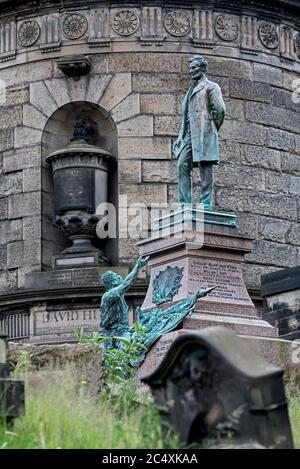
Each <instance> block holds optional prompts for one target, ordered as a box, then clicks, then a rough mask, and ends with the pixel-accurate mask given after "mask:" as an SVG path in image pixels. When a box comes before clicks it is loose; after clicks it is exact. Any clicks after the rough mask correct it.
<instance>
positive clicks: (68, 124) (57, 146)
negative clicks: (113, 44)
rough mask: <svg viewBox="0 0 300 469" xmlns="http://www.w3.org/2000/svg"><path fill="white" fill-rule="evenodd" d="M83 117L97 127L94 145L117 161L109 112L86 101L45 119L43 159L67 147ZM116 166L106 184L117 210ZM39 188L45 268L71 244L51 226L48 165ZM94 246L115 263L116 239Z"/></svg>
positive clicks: (51, 207) (116, 143) (50, 183)
mask: <svg viewBox="0 0 300 469" xmlns="http://www.w3.org/2000/svg"><path fill="white" fill-rule="evenodd" d="M82 115H86V116H88V117H89V118H91V119H92V120H93V121H94V122H95V123H96V124H97V127H98V132H97V141H96V142H95V145H96V146H98V147H101V148H103V149H104V150H106V151H109V152H110V153H111V154H112V155H113V156H114V157H115V158H116V159H117V153H118V133H117V128H116V125H115V123H114V121H113V119H112V118H111V117H110V115H109V113H108V112H107V111H106V110H105V109H103V108H101V107H100V106H99V105H97V104H94V103H91V102H87V101H75V102H70V103H67V104H65V105H63V106H61V107H60V108H59V109H57V111H55V112H54V113H53V114H52V116H51V117H50V118H49V119H48V121H47V123H46V125H45V127H44V130H43V133H42V142H41V143H42V160H43V161H45V159H46V157H47V156H48V155H49V154H50V153H52V152H54V151H57V150H61V149H63V148H65V147H67V146H68V145H69V144H70V143H71V139H72V137H73V131H74V124H75V122H76V120H77V119H78V117H80V116H82ZM116 168H117V165H115V167H114V168H112V170H111V173H110V175H109V183H108V202H109V203H111V204H113V205H114V206H115V207H116V208H117V205H118V190H117V187H118V178H117V170H116ZM42 178H43V181H42V187H43V189H44V194H43V199H42V200H43V203H42V220H43V224H42V238H43V245H44V249H43V254H44V256H43V258H44V262H43V264H44V267H45V268H47V267H50V266H51V258H52V256H53V255H57V254H59V253H61V251H62V250H63V249H65V248H66V247H68V246H69V245H70V242H69V240H68V239H67V237H66V236H65V235H63V234H62V233H60V232H59V231H58V230H57V229H56V228H55V227H54V226H53V222H54V212H53V178H52V171H51V168H50V166H49V165H47V164H45V168H44V171H43V176H42ZM93 244H94V245H95V246H96V247H99V248H100V249H101V250H102V251H104V254H105V255H106V257H107V258H109V259H110V260H111V261H112V262H113V263H115V262H117V261H118V243H117V239H110V240H105V241H103V240H101V241H100V240H98V239H97V238H95V241H94V242H93Z"/></svg>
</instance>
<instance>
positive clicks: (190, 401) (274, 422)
mask: <svg viewBox="0 0 300 469" xmlns="http://www.w3.org/2000/svg"><path fill="white" fill-rule="evenodd" d="M282 376H283V371H282V369H281V368H277V367H275V366H273V365H270V364H268V363H266V362H264V361H263V360H262V359H261V358H259V357H257V356H256V355H255V354H253V353H252V352H250V353H249V350H248V349H247V347H245V344H244V342H243V341H242V340H241V339H240V338H238V337H237V336H236V335H235V334H233V333H232V332H231V331H230V330H228V329H225V328H221V327H212V328H207V329H203V330H201V331H199V332H197V333H188V334H184V335H182V336H180V337H179V338H178V339H177V340H176V341H175V342H173V344H172V346H171V347H170V349H169V351H168V353H167V355H166V356H165V358H164V360H163V361H162V363H161V364H160V366H159V367H158V368H157V369H156V371H155V372H154V373H153V374H152V375H150V376H148V377H144V378H143V382H144V383H146V384H148V385H149V386H150V387H151V391H152V393H153V395H154V398H155V401H156V402H157V403H158V404H159V405H160V406H161V409H162V410H161V415H162V419H163V420H164V421H166V422H168V423H169V424H171V426H172V427H173V429H174V430H175V431H176V432H177V433H178V434H179V436H180V440H181V441H182V442H183V443H185V444H197V445H199V446H201V447H211V446H213V447H218V446H219V445H224V444H225V445H229V446H232V445H233V446H237V447H239V446H242V445H245V444H247V445H249V444H250V445H260V446H263V447H265V448H286V449H289V448H293V440H292V434H291V428H290V422H289V417H288V411H287V401H286V397H285V390H284V385H283V379H282ZM168 426H169V425H168Z"/></svg>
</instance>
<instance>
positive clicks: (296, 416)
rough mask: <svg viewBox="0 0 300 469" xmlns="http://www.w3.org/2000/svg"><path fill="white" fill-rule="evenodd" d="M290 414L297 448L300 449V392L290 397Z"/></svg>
mask: <svg viewBox="0 0 300 469" xmlns="http://www.w3.org/2000/svg"><path fill="white" fill-rule="evenodd" d="M289 414H290V420H291V425H292V432H293V439H294V445H295V448H297V449H300V394H298V396H293V397H291V398H290V399H289Z"/></svg>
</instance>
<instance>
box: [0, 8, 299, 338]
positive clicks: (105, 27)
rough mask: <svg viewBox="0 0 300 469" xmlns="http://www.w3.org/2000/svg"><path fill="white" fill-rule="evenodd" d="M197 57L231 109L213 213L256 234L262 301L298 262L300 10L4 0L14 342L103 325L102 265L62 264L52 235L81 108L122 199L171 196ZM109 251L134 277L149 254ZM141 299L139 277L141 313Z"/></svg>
mask: <svg viewBox="0 0 300 469" xmlns="http://www.w3.org/2000/svg"><path fill="white" fill-rule="evenodd" d="M193 54H201V55H204V56H205V57H206V58H207V59H208V62H209V72H208V76H209V78H211V79H212V80H213V81H216V82H217V83H219V85H220V86H221V88H222V91H223V95H224V97H225V101H226V105H227V119H226V121H225V124H224V126H223V127H222V129H221V132H220V140H221V163H220V165H219V167H218V168H217V171H216V191H215V207H216V209H220V210H225V211H234V212H235V213H236V214H237V216H238V226H239V229H240V231H241V232H242V233H247V234H250V235H253V236H254V237H255V238H256V239H257V240H256V241H255V249H254V251H253V252H252V253H251V254H249V255H248V256H247V264H246V267H245V278H246V283H247V286H248V288H249V290H250V292H251V294H252V296H253V297H254V298H258V297H259V289H260V276H261V275H262V274H265V273H268V272H271V271H273V270H277V269H280V268H283V267H292V266H295V265H298V264H299V263H300V246H299V244H300V243H299V240H300V225H299V219H300V112H299V111H300V97H299V93H298V94H297V87H298V88H300V5H299V2H298V1H296V0H273V1H272V2H269V1H267V0H240V1H239V2H236V1H225V0H194V1H189V0H185V1H179V0H175V1H168V0H155V1H137V0H131V1H130V2H127V1H115V0H110V1H109V0H105V1H102V0H97V1H96V0H62V1H61V0H59V1H56V0H18V1H10V0H0V80H1V81H0V84H1V87H0V101H1V106H0V161H1V173H0V269H1V271H0V321H2V323H3V324H5V327H6V328H7V327H9V331H10V335H11V336H15V337H27V336H28V335H29V327H30V328H31V334H32V335H34V334H36V335H37V336H41V337H42V339H41V340H44V341H45V340H47V334H48V332H49V331H50V329H49V330H48V329H47V327H46V325H47V324H48V323H49V322H51V321H52V322H53V323H54V326H55V327H56V326H57V323H62V324H61V327H60V326H59V327H58V326H57V328H56V329H55V327H54V326H53V327H54V329H53V330H54V331H56V332H57V336H56V338H59V337H60V336H59V334H64V333H66V335H65V336H63V337H65V338H67V337H69V335H68V334H69V332H70V323H72V324H73V323H74V324H75V326H76V325H78V324H81V323H85V321H86V323H87V324H89V325H91V327H94V326H95V324H96V323H97V320H98V319H97V318H98V316H97V314H98V301H99V293H100V292H101V288H100V287H99V284H98V278H97V272H98V271H97V269H96V268H94V267H93V268H92V267H90V268H85V269H77V270H76V269H69V270H68V269H65V270H53V269H52V258H53V256H57V255H59V253H60V252H61V251H62V249H64V248H66V247H67V246H68V245H69V241H68V239H67V237H66V236H65V235H64V234H62V233H60V232H58V231H57V230H56V228H54V227H53V199H54V194H53V175H52V170H51V167H50V165H49V164H48V163H47V162H46V157H47V156H48V155H49V154H50V153H53V152H55V151H57V150H59V149H61V148H64V147H66V146H67V145H68V144H69V142H70V139H71V137H72V129H73V126H74V123H75V120H76V118H77V115H78V113H79V112H82V111H84V112H85V114H87V115H88V116H89V117H90V118H92V119H93V120H94V121H95V122H97V125H98V128H99V132H100V144H101V146H102V147H103V149H104V150H105V151H108V152H110V153H111V154H112V155H113V157H114V158H115V159H116V160H117V164H116V165H115V166H114V169H113V171H112V172H111V174H110V179H109V183H108V184H109V186H108V193H109V196H108V198H109V200H110V201H112V202H114V203H115V204H116V205H117V204H118V200H119V197H120V196H121V195H127V197H128V201H129V203H130V202H144V203H146V204H150V203H151V202H158V203H160V202H172V201H175V200H176V194H177V185H176V161H174V160H173V159H171V145H172V143H173V141H174V139H175V138H176V136H177V134H178V129H179V125H180V120H181V116H180V113H181V103H182V99H183V95H184V93H185V91H186V89H187V88H188V86H189V84H190V77H189V75H188V73H187V72H188V68H187V60H188V58H189V57H190V56H191V55H193ZM70 55H72V56H74V55H76V56H81V60H82V61H81V62H80V64H81V65H80V66H81V67H82V68H84V59H85V58H86V59H88V60H87V61H86V64H91V70H90V71H89V70H85V72H84V73H86V74H85V75H83V76H80V77H77V78H78V79H74V77H72V76H67V75H68V73H69V74H72V73H73V74H74V68H73V72H70V69H71V68H72V59H70V57H69V58H67V62H68V64H67V68H64V67H63V66H62V65H61V66H60V67H59V64H58V62H59V60H60V59H62V58H66V57H67V56H70ZM70 62H71V65H70ZM73 62H74V57H73ZM73 67H75V65H74V64H73ZM77 69H78V63H77ZM68 70H69V72H68ZM82 73H83V72H82ZM75 78H76V77H75ZM297 80H298V82H297ZM103 249H104V255H105V256H106V257H108V258H109V259H110V261H111V263H112V264H113V265H114V266H118V269H119V270H121V271H124V272H126V270H127V267H128V266H129V265H132V263H133V260H134V258H135V257H136V255H137V252H138V251H137V246H136V240H132V239H129V240H128V239H123V238H120V239H117V240H115V241H113V242H111V243H106V244H105V245H104V248H103ZM100 270H101V269H100ZM102 270H103V268H102ZM41 272H44V273H43V274H41ZM145 291H146V278H141V279H140V283H139V284H138V285H137V287H136V289H135V290H134V291H132V292H131V293H130V298H129V300H130V301H131V304H132V305H133V304H138V303H140V300H141V298H142V297H143V295H144V294H145ZM74 311H75V313H74ZM74 314H75V316H74ZM36 318H38V319H36ZM45 318H46V319H45ZM72 321H73V322H72ZM43 322H44V323H45V322H46V323H47V324H46V325H45V324H44V323H43ZM35 331H39V332H35ZM47 331H48V332H47Z"/></svg>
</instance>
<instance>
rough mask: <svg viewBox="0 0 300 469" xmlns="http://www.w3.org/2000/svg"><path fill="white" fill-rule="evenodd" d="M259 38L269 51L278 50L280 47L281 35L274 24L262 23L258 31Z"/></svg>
mask: <svg viewBox="0 0 300 469" xmlns="http://www.w3.org/2000/svg"><path fill="white" fill-rule="evenodd" d="M258 36H259V39H260V42H261V43H262V45H263V46H264V47H266V48H267V49H276V48H277V47H278V46H279V33H278V30H277V28H276V26H275V25H274V24H271V23H262V24H261V25H260V27H259V29H258Z"/></svg>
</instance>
